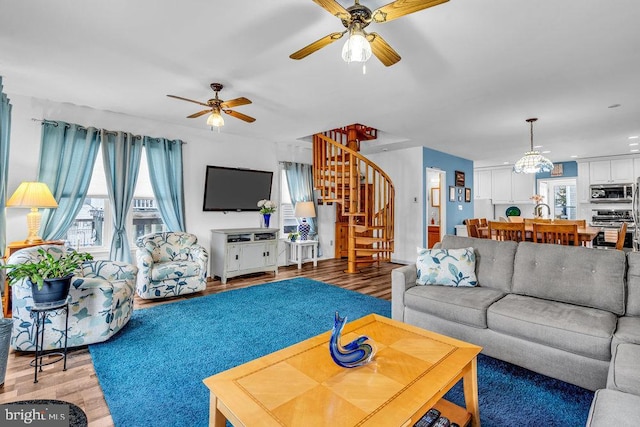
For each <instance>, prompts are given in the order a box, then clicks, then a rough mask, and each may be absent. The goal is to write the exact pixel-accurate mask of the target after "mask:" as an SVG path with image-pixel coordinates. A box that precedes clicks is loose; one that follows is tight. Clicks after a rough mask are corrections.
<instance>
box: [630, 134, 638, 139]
mask: <svg viewBox="0 0 640 427" xmlns="http://www.w3.org/2000/svg"><path fill="white" fill-rule="evenodd" d="M629 139H638V135H634V136H630V137H629Z"/></svg>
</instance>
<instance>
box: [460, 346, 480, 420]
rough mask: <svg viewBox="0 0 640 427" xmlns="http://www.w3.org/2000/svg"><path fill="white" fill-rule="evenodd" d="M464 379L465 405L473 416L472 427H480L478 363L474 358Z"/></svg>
mask: <svg viewBox="0 0 640 427" xmlns="http://www.w3.org/2000/svg"><path fill="white" fill-rule="evenodd" d="M466 371H467V372H466V373H465V374H464V376H463V377H462V378H463V387H464V403H465V405H466V406H467V412H469V413H470V414H471V426H472V427H476V426H477V427H479V426H480V409H479V407H478V361H477V359H476V358H475V357H474V358H473V360H472V361H471V362H470V363H469V365H467V368H466Z"/></svg>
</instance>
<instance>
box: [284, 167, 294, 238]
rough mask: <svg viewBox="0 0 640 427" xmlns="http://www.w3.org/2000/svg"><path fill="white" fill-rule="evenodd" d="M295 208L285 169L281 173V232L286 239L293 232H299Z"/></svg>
mask: <svg viewBox="0 0 640 427" xmlns="http://www.w3.org/2000/svg"><path fill="white" fill-rule="evenodd" d="M293 208H294V206H293V203H291V195H290V194H289V185H288V184H287V173H286V172H285V171H284V169H283V170H281V171H280V221H281V224H280V231H281V233H282V235H283V236H285V237H286V236H287V234H289V233H291V232H292V231H297V230H298V220H297V219H296V217H295V216H293Z"/></svg>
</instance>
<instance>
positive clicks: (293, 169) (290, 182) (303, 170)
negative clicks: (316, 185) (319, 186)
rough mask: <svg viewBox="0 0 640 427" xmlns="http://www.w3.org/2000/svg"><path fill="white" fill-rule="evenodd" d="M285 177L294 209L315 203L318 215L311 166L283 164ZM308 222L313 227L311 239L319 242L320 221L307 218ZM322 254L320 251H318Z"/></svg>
mask: <svg viewBox="0 0 640 427" xmlns="http://www.w3.org/2000/svg"><path fill="white" fill-rule="evenodd" d="M283 167H284V171H285V175H286V177H287V186H288V187H289V195H290V196H291V202H292V203H293V205H294V207H295V204H296V203H298V202H314V206H315V210H316V215H318V206H317V205H316V204H315V201H314V197H313V169H312V166H311V165H307V164H304V163H291V162H285V163H284V164H283ZM307 222H308V223H309V225H310V226H311V231H309V237H311V239H313V240H317V237H318V221H317V220H316V218H307ZM318 253H320V251H318Z"/></svg>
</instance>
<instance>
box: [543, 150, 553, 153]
mask: <svg viewBox="0 0 640 427" xmlns="http://www.w3.org/2000/svg"><path fill="white" fill-rule="evenodd" d="M550 152H551V150H544V151H543V152H542V154H549V153H550Z"/></svg>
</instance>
